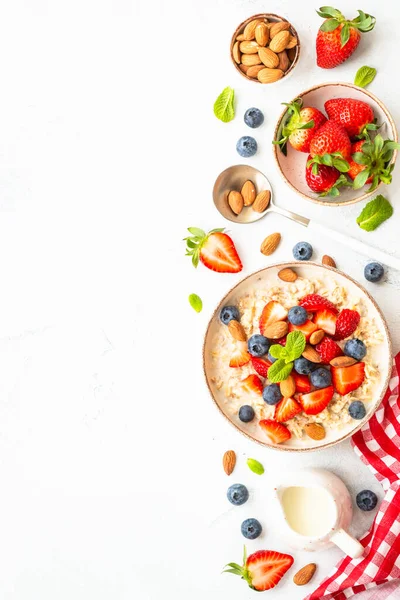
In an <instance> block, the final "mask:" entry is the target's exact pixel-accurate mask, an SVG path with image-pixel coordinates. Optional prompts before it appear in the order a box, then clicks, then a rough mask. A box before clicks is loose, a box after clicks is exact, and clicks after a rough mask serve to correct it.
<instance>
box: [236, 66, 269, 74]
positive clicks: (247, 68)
mask: <svg viewBox="0 0 400 600" xmlns="http://www.w3.org/2000/svg"><path fill="white" fill-rule="evenodd" d="M262 66H264V65H262ZM239 69H240V70H241V71H242V72H243V73H245V74H247V71H248V70H249V69H250V67H249V66H248V65H243V64H242V65H239Z"/></svg>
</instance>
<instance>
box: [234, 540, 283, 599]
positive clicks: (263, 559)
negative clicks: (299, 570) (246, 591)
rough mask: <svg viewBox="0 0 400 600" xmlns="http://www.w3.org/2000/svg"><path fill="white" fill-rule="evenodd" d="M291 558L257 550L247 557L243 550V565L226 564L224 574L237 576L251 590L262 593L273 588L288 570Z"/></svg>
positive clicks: (272, 551)
mask: <svg viewBox="0 0 400 600" xmlns="http://www.w3.org/2000/svg"><path fill="white" fill-rule="evenodd" d="M292 564H293V557H292V556H290V554H282V552H275V551H274V550H257V552H254V553H253V554H250V556H247V553H246V547H245V548H244V555H243V565H238V564H237V563H228V564H227V565H226V566H225V570H224V571H223V572H224V573H232V574H233V575H239V577H241V578H242V579H244V580H245V581H246V582H247V584H248V585H249V587H251V589H252V590H257V591H258V592H264V591H266V590H270V589H272V588H274V587H275V586H276V585H277V584H278V583H279V582H280V580H281V579H282V577H283V576H284V575H285V573H286V571H288V570H289V569H290V567H291V566H292Z"/></svg>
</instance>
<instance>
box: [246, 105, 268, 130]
mask: <svg viewBox="0 0 400 600" xmlns="http://www.w3.org/2000/svg"><path fill="white" fill-rule="evenodd" d="M244 122H245V123H246V125H248V126H249V127H251V128H252V129H256V127H260V125H262V124H263V123H264V115H263V114H262V112H261V110H260V109H259V108H254V107H253V108H248V109H247V110H246V112H245V113H244Z"/></svg>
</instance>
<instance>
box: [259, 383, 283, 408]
mask: <svg viewBox="0 0 400 600" xmlns="http://www.w3.org/2000/svg"><path fill="white" fill-rule="evenodd" d="M262 395H263V398H264V401H265V402H266V403H267V404H278V402H279V401H280V400H282V394H281V390H280V387H279V385H278V384H277V383H271V385H266V386H265V388H264V389H263V393H262Z"/></svg>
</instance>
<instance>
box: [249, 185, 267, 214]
mask: <svg viewBox="0 0 400 600" xmlns="http://www.w3.org/2000/svg"><path fill="white" fill-rule="evenodd" d="M270 200H271V192H270V191H269V190H264V191H263V192H260V193H259V194H257V196H256V199H255V200H254V203H253V206H252V209H253V210H255V211H256V212H259V213H262V212H264V210H266V209H267V207H268V204H269V202H270Z"/></svg>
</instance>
